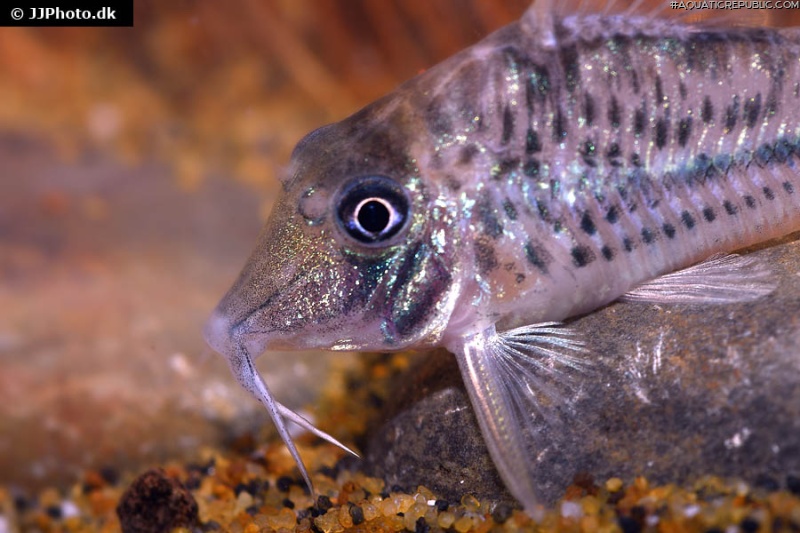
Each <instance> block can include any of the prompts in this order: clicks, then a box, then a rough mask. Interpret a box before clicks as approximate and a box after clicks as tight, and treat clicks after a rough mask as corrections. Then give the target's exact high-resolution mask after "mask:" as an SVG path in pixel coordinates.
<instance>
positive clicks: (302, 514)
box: [297, 509, 311, 524]
mask: <svg viewBox="0 0 800 533" xmlns="http://www.w3.org/2000/svg"><path fill="white" fill-rule="evenodd" d="M309 516H311V511H309V510H308V509H300V510H299V511H297V523H298V524H299V523H300V520H302V519H304V518H308V517H309Z"/></svg>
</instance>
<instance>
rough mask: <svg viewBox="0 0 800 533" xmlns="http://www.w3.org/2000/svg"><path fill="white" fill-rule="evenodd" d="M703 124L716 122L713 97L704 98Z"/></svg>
mask: <svg viewBox="0 0 800 533" xmlns="http://www.w3.org/2000/svg"><path fill="white" fill-rule="evenodd" d="M701 115H702V118H703V122H705V123H706V124H708V123H710V122H712V121H713V120H714V105H713V104H712V103H711V97H710V96H706V97H705V98H703V110H702V112H701Z"/></svg>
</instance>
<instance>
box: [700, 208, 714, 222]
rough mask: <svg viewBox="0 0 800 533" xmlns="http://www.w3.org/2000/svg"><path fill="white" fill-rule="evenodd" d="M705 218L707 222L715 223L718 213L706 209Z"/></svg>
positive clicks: (704, 210)
mask: <svg viewBox="0 0 800 533" xmlns="http://www.w3.org/2000/svg"><path fill="white" fill-rule="evenodd" d="M703 218H704V219H706V221H707V222H714V220H715V219H716V218H717V215H716V213H714V210H713V209H712V208H710V207H704V208H703Z"/></svg>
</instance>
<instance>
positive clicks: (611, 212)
mask: <svg viewBox="0 0 800 533" xmlns="http://www.w3.org/2000/svg"><path fill="white" fill-rule="evenodd" d="M606 220H607V221H608V222H609V223H610V224H616V223H617V222H619V209H617V207H616V206H614V205H612V206H611V207H609V208H608V212H607V213H606Z"/></svg>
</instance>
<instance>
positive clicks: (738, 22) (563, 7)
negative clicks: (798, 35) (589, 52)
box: [521, 0, 779, 48]
mask: <svg viewBox="0 0 800 533" xmlns="http://www.w3.org/2000/svg"><path fill="white" fill-rule="evenodd" d="M677 1H678V4H679V5H678V6H677V7H673V4H672V2H666V1H664V0H633V1H628V0H563V1H556V0H536V1H535V2H534V3H533V5H531V7H530V8H528V10H527V11H526V12H525V14H524V15H523V16H522V19H521V24H522V25H523V26H524V27H526V29H527V30H529V33H530V35H534V36H536V37H537V39H538V40H539V44H540V46H542V47H544V48H553V47H555V46H556V30H555V28H556V25H557V23H559V22H562V21H563V22H564V23H565V25H568V26H569V27H571V28H572V29H573V30H581V31H576V33H578V34H579V35H581V36H582V37H583V38H591V37H592V36H593V34H594V33H597V31H598V30H599V29H600V27H599V26H598V25H597V21H598V20H600V19H609V18H616V19H618V20H619V21H620V30H621V31H622V32H623V33H636V32H642V33H654V32H663V33H665V34H669V33H675V31H676V30H677V28H676V27H675V26H676V25H681V26H683V30H693V29H694V30H701V29H710V28H722V27H737V28H764V27H770V26H777V25H778V23H779V21H778V20H776V18H775V17H774V16H770V13H773V12H775V11H774V10H773V11H770V10H766V9H738V10H723V9H689V7H690V6H697V5H698V2H689V1H684V0H677ZM623 20H624V21H626V22H627V24H626V23H623V22H622V21H623ZM584 24H586V26H585V27H584V26H583V25H584ZM583 30H586V33H585V32H584V31H583Z"/></svg>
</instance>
